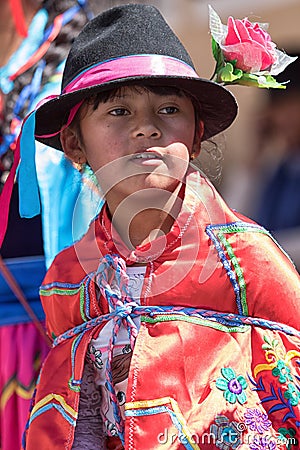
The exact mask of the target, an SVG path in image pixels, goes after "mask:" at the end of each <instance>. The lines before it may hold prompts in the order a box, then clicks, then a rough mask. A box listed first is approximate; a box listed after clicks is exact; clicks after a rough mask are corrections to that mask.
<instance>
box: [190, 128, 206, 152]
mask: <svg viewBox="0 0 300 450" xmlns="http://www.w3.org/2000/svg"><path fill="white" fill-rule="evenodd" d="M203 133H204V123H203V121H202V120H200V122H199V123H198V125H197V127H196V129H195V138H194V144H193V151H192V155H191V158H192V159H194V158H197V156H199V154H200V150H201V139H202V136H203Z"/></svg>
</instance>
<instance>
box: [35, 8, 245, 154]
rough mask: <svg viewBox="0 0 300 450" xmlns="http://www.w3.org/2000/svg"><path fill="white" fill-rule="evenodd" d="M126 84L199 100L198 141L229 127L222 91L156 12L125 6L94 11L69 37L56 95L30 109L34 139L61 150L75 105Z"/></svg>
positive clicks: (229, 101) (230, 109)
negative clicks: (170, 89) (174, 89)
mask: <svg viewBox="0 0 300 450" xmlns="http://www.w3.org/2000/svg"><path fill="white" fill-rule="evenodd" d="M128 84H144V85H154V86H176V87H178V88H180V89H183V90H185V91H186V92H188V93H190V94H191V95H193V96H194V97H195V98H196V99H198V101H199V103H200V108H201V119H202V120H203V121H204V127H205V131H204V136H203V140H206V139H208V138H210V137H212V136H214V135H216V134H218V133H220V132H221V131H223V130H225V129H226V128H227V127H229V126H230V125H231V123H232V122H233V120H234V118H235V117H236V114H237V104H236V101H235V98H234V97H233V95H232V94H231V93H230V92H229V91H228V90H227V89H225V88H223V87H222V86H220V85H219V84H217V83H214V82H212V81H209V80H207V79H203V78H200V77H199V76H198V75H197V73H196V72H195V68H194V66H193V62H192V60H191V58H190V56H189V54H188V52H187V51H186V49H185V48H184V46H183V45H182V43H181V42H180V41H179V39H178V38H177V36H176V35H175V34H174V32H173V31H172V30H171V28H170V27H169V25H168V24H167V23H166V21H165V19H164V18H163V17H162V15H161V13H160V12H159V11H158V10H157V9H156V8H155V7H154V6H150V5H142V4H129V5H123V6H117V7H115V8H111V9H109V10H107V11H105V12H103V13H101V14H99V15H98V16H97V17H95V18H94V19H92V20H91V21H90V22H89V23H88V24H87V25H86V26H85V27H84V29H83V30H82V31H81V33H80V34H79V35H78V37H77V38H76V39H75V41H74V43H73V45H72V47H71V50H70V53H69V56H68V58H67V61H66V65H65V70H64V74H63V80H62V91H61V94H60V95H58V96H57V97H55V98H51V99H50V100H48V101H46V102H45V103H43V104H42V105H41V106H40V107H39V108H38V109H37V111H36V126H35V135H36V138H37V140H39V141H41V142H43V143H45V144H47V145H50V146H52V147H55V148H57V149H60V150H61V149H62V148H61V143H60V138H59V132H60V130H61V129H62V127H63V125H64V124H65V123H69V122H70V120H71V119H70V112H72V108H73V109H74V107H75V105H78V103H79V102H82V100H83V99H84V98H86V97H87V96H89V95H91V94H94V93H96V92H100V91H105V90H109V89H112V88H116V87H118V86H122V85H128ZM73 113H74V114H75V112H74V110H73ZM74 114H73V115H74Z"/></svg>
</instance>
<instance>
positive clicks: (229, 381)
mask: <svg viewBox="0 0 300 450" xmlns="http://www.w3.org/2000/svg"><path fill="white" fill-rule="evenodd" d="M221 373H222V375H223V377H224V378H217V380H216V386H217V388H218V389H220V390H221V391H224V393H223V395H224V398H225V400H227V401H228V402H229V403H232V404H234V403H236V401H238V402H239V403H240V404H241V405H243V404H244V403H245V402H246V401H247V396H246V394H245V392H244V390H245V389H247V387H248V384H247V382H246V380H245V378H244V377H243V376H242V375H238V376H236V374H235V371H234V370H233V369H231V367H226V368H223V369H221Z"/></svg>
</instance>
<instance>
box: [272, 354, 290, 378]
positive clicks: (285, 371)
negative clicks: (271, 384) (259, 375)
mask: <svg viewBox="0 0 300 450" xmlns="http://www.w3.org/2000/svg"><path fill="white" fill-rule="evenodd" d="M272 375H274V377H278V381H279V383H282V384H283V383H287V382H288V381H293V377H292V375H291V369H290V368H289V367H288V366H287V365H286V364H285V362H284V361H282V359H279V360H278V362H277V366H276V367H274V369H272Z"/></svg>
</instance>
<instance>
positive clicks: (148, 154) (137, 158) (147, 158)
mask: <svg viewBox="0 0 300 450" xmlns="http://www.w3.org/2000/svg"><path fill="white" fill-rule="evenodd" d="M130 159H131V160H132V161H133V162H134V163H136V164H140V165H146V166H150V165H151V166H158V165H159V164H161V163H162V161H163V157H162V155H161V154H160V153H158V152H155V151H153V150H144V151H140V152H137V153H135V154H134V155H132V157H131V158H130Z"/></svg>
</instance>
